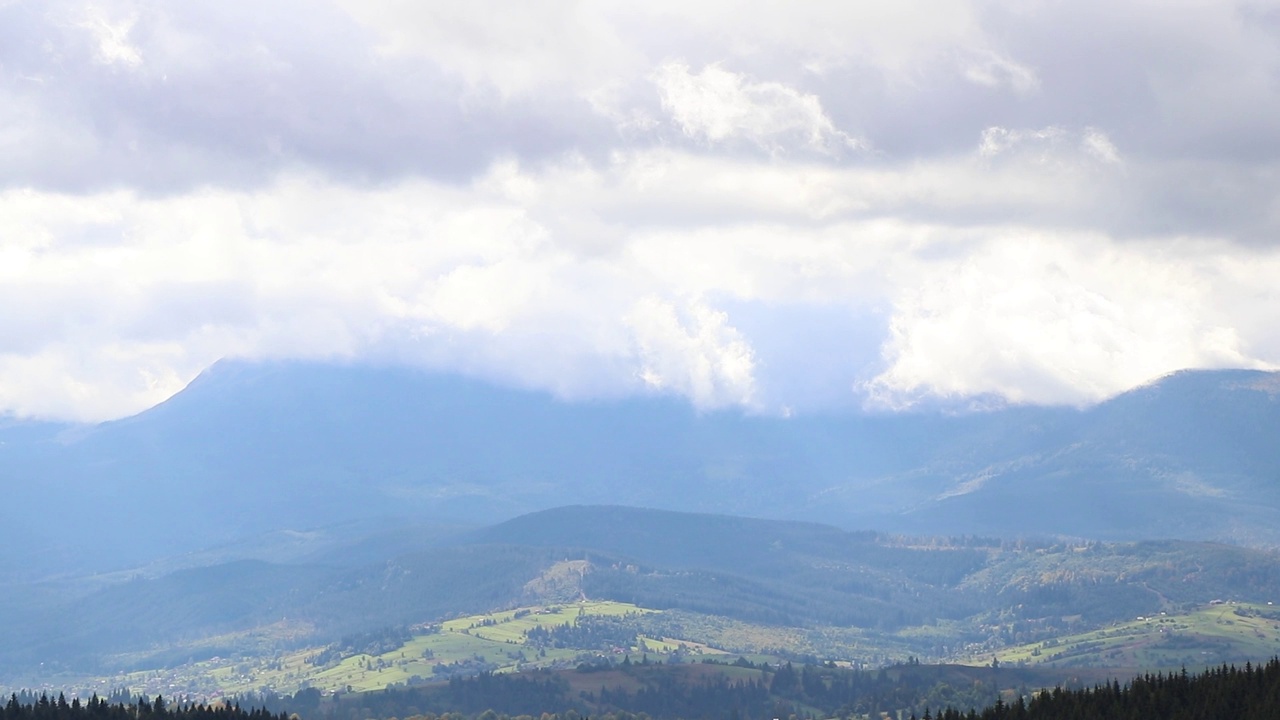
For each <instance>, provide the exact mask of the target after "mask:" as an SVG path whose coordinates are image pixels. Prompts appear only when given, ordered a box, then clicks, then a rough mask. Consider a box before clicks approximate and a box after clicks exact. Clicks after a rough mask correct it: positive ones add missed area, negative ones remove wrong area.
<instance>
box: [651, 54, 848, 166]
mask: <svg viewBox="0 0 1280 720" xmlns="http://www.w3.org/2000/svg"><path fill="white" fill-rule="evenodd" d="M653 81H654V84H655V85H657V87H658V92H659V94H660V95H661V97H662V107H663V109H664V110H666V111H667V112H668V113H669V114H670V115H671V118H672V120H673V121H674V122H675V123H676V125H677V126H679V128H680V129H681V131H682V132H684V134H685V135H687V136H689V137H692V138H697V139H701V140H704V141H707V142H709V143H722V142H726V141H732V140H735V139H742V140H745V141H748V142H750V143H754V144H756V145H758V146H760V147H761V148H763V149H765V150H769V151H773V152H777V151H780V150H782V149H784V148H786V147H787V146H798V147H802V148H808V149H810V150H816V151H819V152H823V153H839V152H840V151H841V150H848V149H858V148H860V147H862V143H860V142H858V141H857V140H855V139H853V138H852V137H850V136H849V135H847V134H845V133H844V132H842V131H840V130H837V129H836V127H835V125H834V124H833V123H832V122H831V118H829V117H827V115H826V113H824V112H823V110H822V104H821V103H820V102H819V101H818V98H817V97H816V96H814V95H806V94H803V93H800V92H797V91H796V90H794V89H792V88H789V87H787V86H785V85H782V84H780V83H772V82H752V81H750V80H748V79H747V78H744V77H743V76H742V75H738V74H735V73H732V72H728V71H726V70H724V69H723V68H720V67H717V66H714V65H709V66H707V67H705V68H703V69H702V71H701V72H700V73H698V74H697V75H694V74H693V73H691V72H690V71H689V67H688V66H687V65H684V64H683V63H676V62H672V63H667V64H664V65H663V66H661V67H660V68H658V70H657V71H655V72H654V74H653Z"/></svg>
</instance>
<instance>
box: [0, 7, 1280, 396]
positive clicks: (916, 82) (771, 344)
mask: <svg viewBox="0 0 1280 720" xmlns="http://www.w3.org/2000/svg"><path fill="white" fill-rule="evenodd" d="M845 5H847V4H838V3H835V4H830V5H823V4H808V5H805V6H799V7H797V6H787V7H781V6H775V5H770V4H759V5H752V6H750V7H747V8H744V7H743V6H742V5H741V4H740V3H734V4H729V3H694V4H690V3H666V2H657V3H649V4H645V5H644V6H643V7H636V6H634V4H624V3H612V2H600V3H585V4H583V3H562V2H546V3H539V2H535V3H526V4H522V5H520V6H519V7H518V8H516V7H512V6H510V5H509V4H492V5H491V6H487V5H486V4H485V3H478V4H475V3H473V4H466V5H459V4H457V3H435V2H425V3H423V2H413V3H410V2H401V1H398V0H384V1H381V2H378V1H365V2H360V3H347V2H335V3H329V4H326V3H311V2H308V3H301V2H273V3H268V4H261V3H255V4H249V3H240V2H221V3H213V2H202V1H194V2H189V3H179V4H172V3H156V2H127V1H123V0H121V1H113V2H94V3H84V2H76V1H70V0H68V1H57V2H41V3H36V2H25V1H18V2H9V3H6V4H0V157H3V158H4V159H5V161H4V162H3V163H0V296H2V300H3V303H4V308H5V310H4V312H3V313H0V410H2V411H4V412H7V413H12V414H16V415H19V416H34V417H55V418H71V419H82V420H96V419H104V418H111V417H118V416H121V415H125V414H128V413H131V412H136V411H138V410H141V409H143V408H145V407H148V406H150V405H152V404H154V403H156V402H158V401H160V400H163V399H164V398H165V397H167V396H169V395H171V394H172V393H173V392H175V391H176V390H178V389H180V388H181V387H182V386H183V385H184V384H185V383H186V382H188V381H189V380H190V379H191V378H192V377H194V375H195V374H197V373H198V372H199V371H200V370H201V369H203V368H204V367H207V366H208V365H209V364H211V363H212V362H213V361H215V360H217V359H218V358H222V357H240V358H316V359H340V360H346V361H352V362H378V363H403V364H411V365H416V366H421V367H425V368H430V369H436V370H444V371H452V372H462V373H466V374H469V375H473V376H478V377H483V378H488V379H492V380H495V381H499V382H504V383H510V384H515V385H520V386H524V387H533V388H543V389H547V390H550V391H552V392H555V393H557V394H559V395H561V396H564V397H567V398H589V397H601V396H619V395H626V394H632V393H648V392H662V393H674V394H678V395H681V396H684V397H687V398H689V400H690V401H691V402H693V403H694V404H696V405H697V406H699V407H702V408H714V407H725V406H739V407H744V408H747V409H748V410H750V411H753V412H769V413H774V412H790V411H793V410H799V411H805V410H819V409H830V408H841V407H858V406H865V405H870V406H873V407H879V408H902V407H909V406H911V405H912V404H913V403H916V402H920V401H922V400H931V399H936V398H947V399H959V400H963V399H965V398H970V397H984V398H993V397H994V398H1000V399H1003V400H1005V401H1009V402H1031V403H1074V404H1082V403H1088V402H1092V401H1096V400H1099V399H1102V398H1104V397H1107V396H1108V395H1110V394H1113V393H1116V392H1119V391H1122V390H1124V389H1126V388H1128V387H1131V386H1133V385H1135V384H1138V383H1141V382H1144V381H1146V380H1149V379H1151V378H1152V377H1155V376H1158V375H1160V374H1163V373H1166V372H1169V371H1172V370H1176V369H1180V368H1185V367H1227V366H1231V367H1239V366H1243V367H1261V368H1272V367H1275V366H1276V365H1277V364H1280V322H1278V321H1280V297H1278V296H1277V295H1278V294H1280V291H1277V290H1275V289H1274V288H1275V285H1276V283H1275V282H1274V278H1276V277H1280V242H1278V241H1277V238H1280V205H1278V204H1277V201H1276V198H1277V197H1280V166H1278V163H1277V159H1278V154H1280V131H1278V130H1277V129H1276V128H1280V91H1278V89H1277V85H1276V83H1275V80H1274V78H1275V77H1277V76H1280V75H1278V73H1277V71H1280V44H1277V40H1280V13H1278V12H1276V11H1275V10H1274V9H1272V8H1270V7H1269V6H1266V5H1249V4H1244V5H1229V4H1224V3H1216V2H1215V3H1207V2H1206V3H1186V4H1182V5H1179V6H1178V7H1177V8H1176V9H1169V8H1161V7H1154V6H1150V5H1147V4H1141V3H1120V4H1115V3H1107V4H1103V3H1083V4H1080V3H1077V4H1072V5H1070V6H1061V5H1050V4H1037V3H1033V4H1030V5H1028V4H1025V3H1018V4H1013V3H1010V4H999V3H997V4H991V3H973V4H967V3H939V4H935V3H902V4H895V6H894V7H893V8H872V7H865V8H864V7H852V8H850V7H845Z"/></svg>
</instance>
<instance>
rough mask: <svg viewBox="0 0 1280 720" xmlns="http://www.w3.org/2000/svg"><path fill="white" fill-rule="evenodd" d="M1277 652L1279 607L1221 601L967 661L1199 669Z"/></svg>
mask: <svg viewBox="0 0 1280 720" xmlns="http://www.w3.org/2000/svg"><path fill="white" fill-rule="evenodd" d="M1277 653H1280V608H1277V607H1274V606H1270V605H1251V604H1245V603H1221V604H1214V605H1208V606H1205V607H1202V608H1199V609H1197V610H1195V611H1192V612H1188V613H1183V614H1176V615H1173V614H1170V615H1165V614H1158V615H1153V616H1150V617H1139V618H1135V619H1133V620H1129V621H1127V622H1122V623H1117V624H1115V625H1112V626H1111V627H1107V628H1102V629H1099V630H1094V631H1092V632H1086V633H1080V634H1078V635H1068V636H1065V637H1060V638H1055V639H1052V640H1045V641H1042V642H1037V643H1029V644H1026V645H1018V646H1014V647H1009V648H1005V649H1002V650H999V651H997V652H995V653H994V654H992V653H985V654H983V655H981V656H977V657H970V658H967V659H965V662H967V663H968V664H974V665H978V664H987V663H989V662H991V658H992V657H993V656H994V657H995V658H996V659H997V660H999V662H1000V663H1001V664H1004V665H1010V664H1012V665H1029V666H1034V665H1045V666H1049V667H1084V666H1091V667H1125V668H1152V669H1156V668H1165V669H1177V668H1180V667H1187V668H1198V667H1203V666H1206V665H1217V664H1221V663H1224V662H1227V663H1242V662H1245V661H1247V660H1253V661H1258V660H1266V659H1268V658H1270V657H1272V656H1273V655H1276V654H1277Z"/></svg>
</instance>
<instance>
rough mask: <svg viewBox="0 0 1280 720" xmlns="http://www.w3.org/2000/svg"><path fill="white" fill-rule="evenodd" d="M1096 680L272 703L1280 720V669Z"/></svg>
mask: <svg viewBox="0 0 1280 720" xmlns="http://www.w3.org/2000/svg"><path fill="white" fill-rule="evenodd" d="M1096 677H1097V676H1096V674H1095V675H1094V677H1093V678H1090V677H1089V676H1087V675H1086V676H1085V677H1084V678H1082V677H1080V676H1074V677H1070V678H1068V679H1067V680H1066V682H1067V683H1069V684H1071V685H1073V686H1075V687H1073V688H1071V689H1068V688H1065V687H1063V684H1064V682H1063V679H1062V677H1061V675H1059V676H1058V677H1057V678H1056V679H1055V677H1054V676H1051V675H1046V674H1043V673H1041V674H1037V673H1034V672H1029V671H1019V670H1004V669H994V668H963V667H956V666H929V665H904V666H895V667H892V668H887V669H882V670H878V671H870V672H867V671H853V670H848V669H841V668H832V667H816V666H803V667H793V666H792V665H790V664H784V665H777V666H772V667H770V666H767V665H765V666H757V665H753V664H751V663H746V662H739V663H736V664H734V665H732V666H719V665H706V664H702V665H694V666H689V665H685V666H667V665H650V664H630V665H622V666H613V667H609V666H580V667H579V668H578V669H577V670H576V671H565V672H559V673H550V672H534V673H524V674H516V675H488V674H485V675H480V676H478V677H474V678H469V679H454V680H452V681H450V682H448V683H447V684H437V685H429V686H425V687H420V688H397V689H393V690H388V691H386V692H384V693H367V694H357V695H349V696H345V697H342V698H339V699H336V700H335V701H333V702H328V703H325V702H322V701H321V698H320V696H319V693H317V692H314V691H303V692H301V693H299V694H298V695H297V696H295V697H294V698H293V699H292V700H290V699H287V698H286V699H281V700H276V701H274V703H273V704H275V705H277V706H279V707H282V708H285V709H288V710H290V711H297V712H300V713H301V714H302V715H303V716H304V717H307V718H310V719H311V720H324V719H330V720H352V719H355V718H372V719H374V720H386V719H388V718H392V717H396V718H404V719H405V720H437V719H438V718H444V717H445V716H446V714H447V715H448V716H449V717H450V718H451V720H474V719H476V718H480V719H482V720H509V718H512V717H519V716H525V717H529V716H533V717H539V716H541V717H542V718H543V720H581V719H582V718H586V717H593V718H597V720H646V719H649V718H652V719H653V720H684V719H693V718H697V719H699V720H768V719H769V718H778V717H788V716H791V717H847V718H866V719H868V720H892V719H895V718H902V719H903V720H906V718H915V719H917V720H925V719H928V720H1084V719H1087V720H1130V719H1136V720H1157V719H1158V720H1274V718H1276V717H1277V708H1280V662H1277V661H1276V660H1274V659H1273V660H1271V661H1270V662H1267V663H1265V664H1263V665H1258V666H1253V665H1245V666H1243V667H1236V666H1228V665H1223V666H1220V667H1216V668H1211V669H1209V670H1206V671H1204V672H1203V673H1189V672H1187V671H1185V670H1184V671H1182V672H1175V673H1167V674H1148V675H1143V676H1141V677H1137V678H1134V679H1131V680H1127V681H1126V680H1124V679H1116V678H1112V679H1110V680H1100V679H1094V678H1096ZM1041 688H1047V689H1045V690H1041Z"/></svg>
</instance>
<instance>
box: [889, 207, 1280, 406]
mask: <svg viewBox="0 0 1280 720" xmlns="http://www.w3.org/2000/svg"><path fill="white" fill-rule="evenodd" d="M1001 235H1004V234H1003V233H999V234H994V237H992V239H990V240H988V241H987V242H985V243H983V245H982V246H981V247H979V248H977V249H975V250H974V251H973V252H970V253H968V254H966V256H965V257H964V258H956V259H949V260H946V261H942V262H930V263H925V264H923V265H922V266H921V267H920V268H919V271H920V272H921V277H920V278H919V282H918V283H917V284H915V285H914V286H912V287H910V288H904V290H905V292H903V293H902V294H901V295H900V296H899V297H898V299H897V301H896V303H895V307H894V310H893V317H892V320H891V321H890V328H891V338H890V340H889V342H888V343H887V344H886V345H885V348H884V350H885V360H886V363H887V365H888V367H887V369H886V370H885V371H884V372H883V373H881V374H880V375H878V376H877V377H876V378H875V379H874V380H873V381H872V382H871V383H869V389H870V390H871V392H872V395H873V397H874V399H875V401H876V402H877V403H879V404H885V405H888V406H891V407H892V406H900V405H904V404H905V405H909V404H911V403H912V402H914V401H915V400H916V399H918V398H920V397H929V396H939V395H940V396H945V397H960V398H963V397H971V396H979V395H994V396H997V397H1001V398H1005V399H1007V400H1009V401H1012V402H1032V403H1049V404H1072V403H1075V404H1083V403H1088V402H1094V401H1098V400H1102V399H1104V398H1106V397H1108V396H1110V395H1113V394H1115V393H1118V392H1121V391H1123V390H1126V389H1128V388H1130V387H1133V386H1135V385H1138V384H1140V383H1142V382H1145V381H1147V380H1150V379H1151V378H1154V377H1157V376H1159V375H1161V374H1164V373H1165V372H1168V371H1169V369H1170V368H1184V367H1261V368H1273V367H1276V363H1275V362H1274V361H1272V362H1267V361H1263V360H1260V359H1259V358H1258V357H1257V356H1255V355H1252V354H1251V350H1253V348H1250V347H1248V345H1247V343H1246V341H1245V338H1244V337H1242V334H1241V332H1240V329H1239V328H1238V327H1237V326H1235V325H1234V321H1233V319H1232V317H1233V316H1235V315H1236V313H1239V312H1241V311H1243V310H1244V309H1245V308H1244V307H1243V306H1242V305H1239V304H1236V303H1235V302H1227V303H1224V300H1226V299H1227V298H1229V297H1230V296H1232V295H1234V294H1235V291H1234V289H1233V288H1232V287H1231V285H1232V284H1233V283H1234V282H1235V281H1236V278H1238V276H1235V277H1233V279H1232V280H1227V275H1228V274H1227V273H1223V274H1219V276H1218V277H1217V278H1212V279H1210V277H1206V273H1204V272H1203V264H1205V263H1208V264H1211V265H1213V266H1218V267H1222V266H1223V265H1224V263H1231V262H1235V261H1237V258H1233V257H1232V256H1231V254H1227V255H1226V256H1225V257H1224V256H1221V255H1219V253H1221V252H1222V251H1223V248H1222V247H1220V246H1218V245H1216V244H1214V243H1208V244H1205V245H1200V244H1198V243H1188V244H1184V245H1182V246H1181V247H1178V248H1176V249H1175V250H1174V251H1173V252H1169V251H1168V249H1167V248H1164V247H1143V246H1141V245H1128V246H1123V247H1114V246H1112V245H1111V244H1110V243H1108V242H1106V241H1105V240H1104V239H1102V238H1099V237H1097V236H1070V235H1065V236H1058V237H1053V236H1048V237H1046V236H1045V235H1043V234H1042V233H1037V232H1034V231H1024V232H1015V233H1009V234H1007V235H1004V236H1001ZM1254 261H1255V262H1257V263H1260V264H1261V265H1262V266H1264V267H1266V268H1270V269H1271V270H1273V271H1274V270H1280V253H1277V252H1272V253H1268V254H1265V255H1262V256H1260V257H1255V258H1254ZM1253 290H1254V291H1255V292H1256V291H1260V290H1262V288H1261V286H1254V287H1253Z"/></svg>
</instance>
